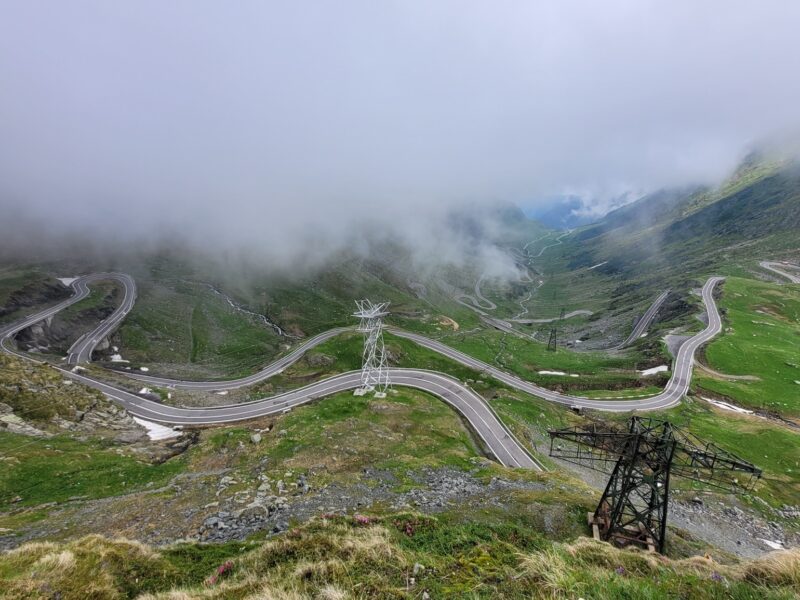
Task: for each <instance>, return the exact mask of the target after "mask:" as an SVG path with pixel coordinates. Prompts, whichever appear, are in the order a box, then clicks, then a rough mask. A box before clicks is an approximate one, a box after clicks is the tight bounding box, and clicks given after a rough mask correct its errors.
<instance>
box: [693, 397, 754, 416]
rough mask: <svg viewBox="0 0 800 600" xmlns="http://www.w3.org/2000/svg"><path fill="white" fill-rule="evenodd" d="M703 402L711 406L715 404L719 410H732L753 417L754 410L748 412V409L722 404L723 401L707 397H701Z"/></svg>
mask: <svg viewBox="0 0 800 600" xmlns="http://www.w3.org/2000/svg"><path fill="white" fill-rule="evenodd" d="M700 397H701V398H702V399H703V400H705V401H706V402H708V403H709V404H713V405H714V406H716V407H717V408H722V409H724V410H730V411H733V412H737V413H742V414H745V415H752V414H753V411H752V410H747V409H746V408H742V407H740V406H735V405H733V404H728V403H727V402H722V401H721V400H712V399H711V398H706V397H705V396H700Z"/></svg>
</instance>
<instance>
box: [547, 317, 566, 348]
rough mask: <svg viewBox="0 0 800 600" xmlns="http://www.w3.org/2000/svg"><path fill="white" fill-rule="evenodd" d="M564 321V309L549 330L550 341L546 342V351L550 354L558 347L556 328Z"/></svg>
mask: <svg viewBox="0 0 800 600" xmlns="http://www.w3.org/2000/svg"><path fill="white" fill-rule="evenodd" d="M563 320H564V308H563V307H562V308H561V315H559V317H558V321H556V322H555V324H554V325H553V328H552V329H551V330H550V339H549V340H547V349H548V350H550V352H555V351H556V348H557V347H558V326H559V325H561V321H563Z"/></svg>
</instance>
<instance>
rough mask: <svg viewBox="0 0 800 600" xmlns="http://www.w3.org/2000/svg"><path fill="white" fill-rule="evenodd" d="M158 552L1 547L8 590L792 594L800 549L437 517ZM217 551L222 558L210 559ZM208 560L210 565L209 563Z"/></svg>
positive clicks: (161, 599) (328, 526) (82, 546)
mask: <svg viewBox="0 0 800 600" xmlns="http://www.w3.org/2000/svg"><path fill="white" fill-rule="evenodd" d="M188 546H189V545H186V544H183V545H181V546H173V547H167V548H164V549H162V550H160V551H155V550H153V549H151V548H150V547H148V546H145V545H142V544H139V543H135V542H130V541H128V540H122V539H113V540H112V539H106V538H102V537H100V536H88V537H85V538H82V539H79V540H76V541H73V542H69V543H65V544H53V543H35V544H27V545H25V546H22V547H20V548H18V549H16V550H13V551H11V552H7V553H5V554H2V555H0V578H1V579H2V580H3V583H4V585H3V586H2V587H0V590H2V591H0V597H2V598H7V599H17V598H43V597H60V598H62V599H63V600H69V599H71V598H81V599H83V598H122V597H132V596H136V595H138V594H144V595H142V596H139V597H140V598H142V599H147V600H165V599H175V598H181V599H191V598H207V599H221V598H226V599H242V600H243V599H255V598H419V597H422V594H423V592H424V591H427V592H428V593H429V594H430V597H431V598H542V599H544V598H578V597H585V598H593V599H595V600H605V599H609V600H610V599H617V598H650V599H661V598H663V599H667V598H693V599H700V600H704V599H717V598H719V599H722V598H725V599H742V600H744V599H752V598H765V599H789V598H795V597H797V593H798V592H800V552H798V551H797V550H785V551H778V552H773V553H770V554H768V555H766V556H764V557H762V558H759V559H756V560H753V561H748V562H743V563H739V564H733V565H725V564H721V563H719V562H716V561H714V560H713V559H712V558H709V557H692V558H688V559H682V560H671V559H668V558H666V557H663V556H659V555H654V554H646V553H643V552H641V551H638V550H619V549H616V548H613V547H612V546H610V545H608V544H605V543H601V542H596V541H594V540H591V539H588V538H579V539H578V540H576V541H574V542H572V543H557V542H550V541H548V540H546V539H545V538H543V537H541V536H539V535H537V534H531V533H526V532H525V531H524V530H521V529H520V530H515V529H514V527H513V526H503V527H499V528H498V527H493V526H490V525H478V524H457V523H453V522H450V521H447V520H440V519H437V518H434V517H426V516H421V515H416V514H398V515H391V516H386V517H381V518H377V517H369V516H363V515H360V516H355V517H332V518H326V517H321V518H317V519H314V520H312V521H311V522H309V523H308V524H306V525H304V526H302V527H298V528H295V529H292V530H290V531H289V532H288V533H286V534H285V535H283V536H281V537H280V538H277V539H273V540H269V541H266V542H262V543H252V542H251V543H242V544H234V545H225V546H202V545H192V546H191V548H192V552H191V555H192V558H193V560H196V563H195V565H196V566H199V567H200V568H188V569H187V568H185V567H186V565H187V562H186V556H187V554H186V548H187V547H188ZM204 553H209V555H210V556H211V560H204V559H203V555H204ZM203 569H206V571H203Z"/></svg>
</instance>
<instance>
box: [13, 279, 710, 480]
mask: <svg viewBox="0 0 800 600" xmlns="http://www.w3.org/2000/svg"><path fill="white" fill-rule="evenodd" d="M106 279H113V280H116V281H119V282H120V283H121V284H122V285H123V287H124V289H125V295H124V297H123V301H122V303H121V304H120V306H119V307H118V308H117V309H116V310H115V311H114V312H113V313H112V314H111V315H110V316H109V317H108V318H107V319H105V321H103V322H102V323H101V324H100V325H99V326H98V327H97V328H95V329H94V330H93V331H92V332H90V333H89V334H87V335H85V336H83V337H82V338H81V339H80V340H79V341H78V342H76V343H75V344H74V345H73V346H72V348H70V353H69V357H68V364H76V363H77V362H84V361H88V360H90V358H91V354H92V352H93V351H94V349H95V348H96V346H97V345H98V344H99V343H100V342H101V341H102V339H103V338H104V337H106V336H107V335H108V334H109V333H110V332H111V331H113V329H114V328H115V327H117V326H118V325H119V324H120V322H121V321H122V319H124V318H125V316H126V315H127V314H128V312H130V310H131V308H132V307H133V304H134V301H135V298H136V286H135V282H134V281H133V279H132V278H131V277H130V276H128V275H125V274H122V273H100V274H94V275H88V276H85V277H81V278H78V279H76V280H75V281H73V282H72V283H71V284H70V285H71V287H72V288H73V289H74V290H75V294H74V295H73V296H72V297H71V298H69V299H67V300H64V301H63V302H60V303H59V304H57V305H55V306H53V307H51V308H48V309H46V310H43V311H41V312H39V313H37V314H35V315H32V316H30V317H26V318H24V319H21V320H20V321H18V322H16V323H14V324H11V325H7V326H5V327H3V328H0V349H2V350H3V351H5V352H9V353H13V354H15V355H17V356H20V357H22V358H25V359H28V360H33V359H32V358H31V357H30V356H28V355H27V354H25V353H22V352H19V351H17V350H16V349H15V348H14V347H13V346H12V345H11V343H12V341H13V338H14V336H15V335H16V334H17V333H19V332H20V331H22V330H23V329H25V328H26V327H30V326H31V325H33V324H35V323H37V322H39V321H42V320H44V319H47V318H49V317H51V316H53V315H54V314H56V313H58V312H59V311H61V310H63V309H65V308H66V307H68V306H70V305H72V304H74V303H76V302H78V301H80V300H82V299H83V298H85V297H87V296H88V294H89V289H88V284H89V283H91V282H94V281H99V280H106ZM721 280H722V278H721V277H712V278H710V279H709V280H708V281H706V283H705V285H704V286H703V292H702V296H703V302H704V304H705V306H706V313H707V317H708V325H707V327H706V328H705V329H704V330H703V331H702V332H700V333H698V334H696V335H695V336H693V337H692V338H691V339H689V340H688V341H687V342H686V343H684V344H683V346H681V348H680V350H679V352H678V356H677V358H676V360H675V365H674V368H673V374H672V377H671V378H670V380H669V382H668V383H667V385H666V387H665V388H664V391H663V392H661V393H660V394H657V395H655V396H652V397H650V398H645V399H639V400H621V401H606V400H596V399H591V398H586V397H582V396H570V395H567V394H561V393H558V392H553V391H551V390H548V389H545V388H542V387H540V386H537V385H535V384H532V383H530V382H527V381H524V380H523V379H521V378H519V377H517V376H516V375H511V374H509V373H506V372H505V371H502V370H500V369H498V368H496V367H493V366H491V365H489V364H487V363H484V362H483V361H480V360H478V359H475V358H473V357H471V356H468V355H466V354H464V353H463V352H460V351H458V350H455V349H453V348H450V347H449V346H446V345H445V344H443V343H441V342H438V341H436V340H432V339H429V338H426V337H424V336H421V335H419V334H415V333H411V332H407V331H402V330H398V329H391V331H392V333H393V334H395V335H398V336H400V337H403V338H405V339H409V340H411V341H414V342H415V343H417V344H420V345H421V346H423V347H426V348H429V349H431V350H433V351H435V352H438V353H440V354H442V355H444V356H447V357H448V358H450V359H452V360H454V361H456V362H458V363H460V364H463V365H465V366H468V367H471V368H473V369H477V370H479V371H481V372H484V373H486V374H488V375H491V376H492V377H494V378H496V379H497V380H499V381H501V382H503V383H505V384H506V385H508V386H510V387H513V388H515V389H518V390H520V391H523V392H527V393H530V394H533V395H535V396H538V397H540V398H543V399H545V400H549V401H552V402H558V403H561V404H566V405H570V406H579V407H586V408H594V409H599V410H607V411H630V410H654V409H663V408H668V407H670V406H674V405H675V404H677V403H678V402H679V401H680V399H681V398H682V397H683V395H684V394H685V393H686V391H687V390H688V387H689V382H690V380H691V373H692V363H693V359H694V353H695V351H696V350H697V348H699V347H700V346H701V345H702V344H704V343H706V342H707V341H709V340H710V339H711V338H713V337H714V336H715V335H716V334H717V333H719V331H720V330H721V320H720V316H719V313H718V312H717V308H716V304H715V302H714V298H713V290H714V287H715V286H716V284H717V283H718V282H719V281H721ZM344 331H347V329H346V328H339V329H332V330H330V331H326V332H324V333H321V334H319V335H317V336H315V337H313V338H311V339H309V340H307V341H306V342H305V343H303V344H302V345H300V346H299V347H298V348H296V349H295V350H294V351H292V352H291V353H290V354H287V355H286V356H284V357H282V358H280V359H279V360H277V361H276V362H274V363H272V364H270V365H268V366H267V367H265V368H264V369H262V370H261V371H259V372H258V373H254V374H253V375H250V376H248V377H244V378H240V379H236V380H230V381H225V382H221V381H217V382H190V381H177V380H170V379H163V378H158V377H150V376H145V375H139V374H136V375H135V378H136V379H138V380H142V381H146V382H149V383H151V384H154V385H160V386H167V387H170V386H171V387H175V388H186V389H196V390H197V389H199V390H221V389H232V388H236V387H242V386H245V385H251V384H253V383H256V382H258V381H262V380H264V379H267V378H269V377H271V376H272V375H274V374H275V373H278V372H280V371H281V370H282V369H284V368H286V367H287V366H288V365H290V364H292V363H293V362H295V361H297V360H298V359H299V358H300V357H301V356H302V355H303V353H305V352H306V351H308V350H309V349H311V348H313V347H314V346H317V345H319V344H321V343H322V342H324V341H325V340H328V339H330V338H332V337H334V336H336V335H339V334H341V333H342V332H344ZM55 368H57V369H59V370H60V371H61V372H62V373H63V374H64V375H65V376H67V377H71V378H73V379H75V380H78V381H80V382H82V383H84V384H86V385H88V386H90V387H93V388H95V389H98V390H100V391H101V392H103V393H104V394H106V395H107V396H108V397H110V398H112V399H113V400H115V401H117V402H119V403H120V404H121V405H122V406H124V407H125V408H126V409H127V410H128V412H130V413H131V414H132V415H134V416H137V417H141V418H143V419H148V420H151V421H156V422H160V423H168V424H173V425H205V424H219V423H230V422H235V421H242V420H247V419H252V418H255V417H260V416H266V415H271V414H277V413H281V412H284V411H286V410H287V409H291V408H292V407H294V406H298V405H300V404H303V403H306V402H310V401H312V400H315V399H318V398H321V397H323V396H326V395H329V394H333V393H336V392H341V391H345V390H350V389H355V388H358V387H359V386H360V385H361V382H360V374H359V373H358V372H348V373H343V374H340V375H336V376H333V377H330V378H327V379H323V380H321V381H318V382H316V383H313V384H311V385H307V386H305V387H302V388H299V389H296V390H292V391H290V392H286V393H284V394H279V395H277V396H272V397H269V398H264V399H261V400H257V401H253V402H249V403H242V404H234V405H228V406H220V407H214V408H179V407H173V406H167V405H164V404H161V403H158V402H154V401H152V400H149V399H147V398H143V397H140V396H137V395H136V394H131V393H130V392H127V391H125V390H122V389H119V388H117V387H114V386H112V385H109V384H107V383H103V382H101V381H98V380H96V379H94V378H92V377H89V376H86V375H82V374H80V373H75V372H73V371H71V370H68V369H64V368H62V367H58V366H56V367H55ZM390 377H391V380H392V383H393V384H394V385H398V386H406V387H412V388H416V389H420V390H423V391H426V392H428V393H431V394H433V395H435V396H437V397H439V398H440V399H441V400H443V401H444V402H446V403H447V404H449V405H450V406H452V407H453V408H454V409H455V410H457V411H458V412H459V413H460V414H461V415H462V416H463V417H464V418H465V419H466V420H467V422H468V423H469V425H470V427H471V428H472V429H473V431H475V432H476V434H477V435H478V436H479V437H480V439H481V440H482V442H483V443H484V445H485V446H486V450H487V451H488V452H489V453H490V454H492V455H493V456H494V457H495V458H496V459H497V460H498V461H499V462H500V463H502V464H504V465H506V466H511V467H524V468H532V469H541V468H542V467H541V464H540V463H539V462H538V461H537V460H536V459H535V458H534V457H533V456H532V455H531V454H530V453H529V452H528V451H527V450H526V449H525V448H524V446H523V445H522V444H521V443H520V442H519V441H518V440H517V439H516V438H515V437H514V435H513V433H511V431H510V430H509V429H508V428H507V427H506V426H505V425H504V424H503V423H502V422H501V420H500V419H499V418H498V417H497V415H496V414H495V413H494V411H493V410H492V409H491V407H490V406H489V405H488V403H487V402H486V401H485V400H483V398H481V397H480V396H479V395H478V394H476V393H475V392H474V391H473V390H471V389H470V388H469V387H467V386H466V385H465V384H463V383H462V382H460V381H458V380H457V379H455V378H453V377H450V376H449V375H445V374H443V373H438V372H433V371H424V370H420V369H391V371H390Z"/></svg>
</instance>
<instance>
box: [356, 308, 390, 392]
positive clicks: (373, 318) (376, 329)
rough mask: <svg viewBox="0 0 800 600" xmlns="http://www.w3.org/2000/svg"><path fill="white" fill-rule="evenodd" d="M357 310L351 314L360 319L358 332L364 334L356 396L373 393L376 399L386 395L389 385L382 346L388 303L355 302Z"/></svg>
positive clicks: (384, 351) (384, 352)
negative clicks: (359, 379) (359, 381)
mask: <svg viewBox="0 0 800 600" xmlns="http://www.w3.org/2000/svg"><path fill="white" fill-rule="evenodd" d="M356 306H358V310H357V311H356V312H355V313H353V316H354V317H358V318H359V319H360V323H359V325H358V331H360V332H362V333H363V334H364V354H363V362H362V367H361V387H360V388H359V389H357V390H356V391H355V393H356V395H359V396H360V395H363V394H366V393H367V392H371V391H373V390H374V391H375V395H376V396H377V397H383V396H385V395H386V389H387V388H388V387H389V385H390V381H389V371H388V369H387V367H386V350H385V348H384V345H383V317H385V316H386V315H388V314H389V312H388V311H387V310H386V309H387V308H388V306H389V303H388V302H381V303H380V304H373V303H372V302H371V301H369V300H356Z"/></svg>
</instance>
